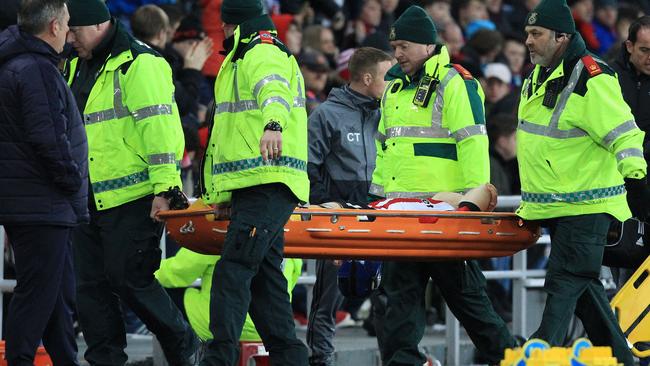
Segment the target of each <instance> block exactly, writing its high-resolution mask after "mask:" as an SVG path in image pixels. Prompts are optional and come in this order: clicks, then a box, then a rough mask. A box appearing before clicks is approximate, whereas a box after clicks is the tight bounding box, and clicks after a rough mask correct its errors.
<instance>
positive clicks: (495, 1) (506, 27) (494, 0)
mask: <svg viewBox="0 0 650 366" xmlns="http://www.w3.org/2000/svg"><path fill="white" fill-rule="evenodd" d="M486 6H487V11H488V15H489V17H490V20H491V21H492V23H494V25H495V26H496V28H497V30H498V31H499V32H501V33H504V34H508V33H511V32H512V26H511V25H510V21H509V18H510V17H511V16H512V8H511V7H510V6H506V5H504V4H503V0H487V1H486Z"/></svg>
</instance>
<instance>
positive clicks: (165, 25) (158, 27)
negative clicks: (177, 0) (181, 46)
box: [131, 4, 171, 54]
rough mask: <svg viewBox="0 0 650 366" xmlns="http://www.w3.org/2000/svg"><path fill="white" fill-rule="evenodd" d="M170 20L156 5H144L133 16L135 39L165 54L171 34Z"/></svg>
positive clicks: (132, 24) (132, 23)
mask: <svg viewBox="0 0 650 366" xmlns="http://www.w3.org/2000/svg"><path fill="white" fill-rule="evenodd" d="M169 28H170V27H169V18H168V17H167V14H166V13H165V12H164V11H163V10H162V9H161V8H159V7H158V6H156V5H152V4H149V5H143V6H141V7H139V8H138V9H137V10H136V11H135V12H134V13H133V15H131V30H132V31H133V35H134V36H135V38H137V39H139V40H141V41H142V42H144V43H146V44H147V45H149V46H150V47H151V48H153V49H154V50H156V52H158V53H160V54H164V49H165V46H166V45H167V41H168V40H170V39H171V38H168V34H169Z"/></svg>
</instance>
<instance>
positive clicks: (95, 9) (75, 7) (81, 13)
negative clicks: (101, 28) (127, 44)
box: [68, 0, 111, 27]
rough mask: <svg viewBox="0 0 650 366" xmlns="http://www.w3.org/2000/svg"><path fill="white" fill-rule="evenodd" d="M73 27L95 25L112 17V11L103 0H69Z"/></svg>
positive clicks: (70, 23) (70, 22)
mask: <svg viewBox="0 0 650 366" xmlns="http://www.w3.org/2000/svg"><path fill="white" fill-rule="evenodd" d="M68 11H69V12H70V21H69V22H68V25H69V26H71V27H79V26H85V25H95V24H101V23H104V22H105V21H107V20H110V19H111V13H109V11H108V7H107V6H106V4H104V2H103V1H102V0H70V1H68Z"/></svg>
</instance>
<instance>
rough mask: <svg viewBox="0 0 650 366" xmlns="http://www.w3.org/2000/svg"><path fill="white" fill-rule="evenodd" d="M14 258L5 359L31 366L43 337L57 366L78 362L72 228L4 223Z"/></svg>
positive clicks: (16, 364) (10, 362) (9, 362)
mask: <svg viewBox="0 0 650 366" xmlns="http://www.w3.org/2000/svg"><path fill="white" fill-rule="evenodd" d="M5 230H6V231H7V236H8V237H9V241H10V242H11V246H12V248H13V250H14V254H15V258H16V281H17V285H16V288H15V290H14V295H13V297H12V299H11V303H10V304H9V313H8V316H7V328H6V329H7V331H6V333H7V334H6V342H7V344H6V345H7V355H6V357H7V362H8V364H9V365H10V366H18V365H25V366H27V365H29V366H31V365H33V363H34V355H35V353H36V348H37V347H38V345H39V344H40V341H41V339H42V340H43V344H44V345H45V349H46V350H47V352H48V353H49V355H50V357H51V358H52V362H53V363H54V365H55V366H62V365H78V362H77V343H76V340H75V334H74V329H73V326H72V311H73V308H74V275H73V268H72V252H71V248H70V239H71V235H72V228H71V227H62V226H17V225H16V226H12V225H9V226H5Z"/></svg>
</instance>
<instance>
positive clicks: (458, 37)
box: [438, 19, 465, 63]
mask: <svg viewBox="0 0 650 366" xmlns="http://www.w3.org/2000/svg"><path fill="white" fill-rule="evenodd" d="M438 35H439V36H440V41H441V42H442V43H443V44H445V45H446V46H447V49H448V50H449V54H450V55H451V58H452V60H459V59H462V56H461V50H462V49H463V47H464V46H465V38H463V30H462V29H460V26H459V25H458V24H456V22H454V21H453V19H452V20H450V21H448V22H447V23H445V24H444V26H443V27H442V28H441V29H440V33H438ZM454 62H457V61H454ZM458 63H461V62H458Z"/></svg>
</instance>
